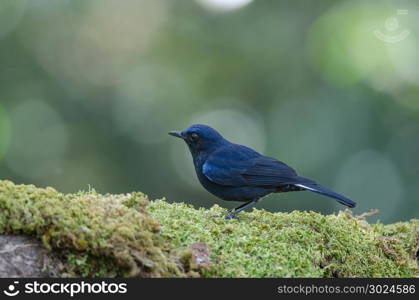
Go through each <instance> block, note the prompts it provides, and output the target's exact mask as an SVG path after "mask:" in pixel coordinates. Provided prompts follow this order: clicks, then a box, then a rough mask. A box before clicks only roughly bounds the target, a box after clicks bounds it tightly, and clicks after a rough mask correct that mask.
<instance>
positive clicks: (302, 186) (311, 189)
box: [294, 184, 317, 192]
mask: <svg viewBox="0 0 419 300" xmlns="http://www.w3.org/2000/svg"><path fill="white" fill-rule="evenodd" d="M294 185H295V186H299V187H301V188H303V189H306V190H310V191H314V192H317V190H315V189H313V188H311V187H308V186H305V185H303V184H294Z"/></svg>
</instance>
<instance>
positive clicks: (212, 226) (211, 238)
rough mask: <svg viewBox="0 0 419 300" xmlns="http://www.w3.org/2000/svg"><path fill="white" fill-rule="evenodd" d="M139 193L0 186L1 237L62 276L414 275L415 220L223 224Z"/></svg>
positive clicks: (216, 210)
mask: <svg viewBox="0 0 419 300" xmlns="http://www.w3.org/2000/svg"><path fill="white" fill-rule="evenodd" d="M225 213H226V211H225V210H224V209H222V208H221V207H219V206H213V207H212V208H211V209H209V210H206V209H199V210H197V209H194V208H193V207H192V206H188V205H186V204H180V203H174V204H170V203H168V202H166V201H164V200H156V201H149V200H148V199H147V197H146V196H145V195H144V194H142V193H132V194H127V195H99V194H97V193H96V192H95V191H89V192H81V193H78V194H71V195H64V194H61V193H59V192H57V191H55V190H54V189H52V188H47V189H39V188H36V187H34V186H25V185H14V184H13V183H11V182H9V181H0V234H13V235H27V236H33V237H35V238H37V239H39V240H40V241H42V243H43V244H44V246H45V247H46V248H47V249H49V250H50V251H52V252H53V253H54V254H55V255H58V257H59V258H60V260H61V261H62V262H63V265H64V268H63V270H62V272H61V275H62V276H143V277H186V276H204V277H412V276H418V275H419V269H418V263H417V251H418V242H419V233H418V230H419V220H417V219H414V220H411V221H410V222H403V223H396V224H391V225H383V224H369V223H367V222H366V221H365V220H363V219H362V218H356V217H353V216H352V215H351V214H350V212H348V211H345V212H340V213H339V214H338V215H327V216H324V215H321V214H318V213H314V212H298V211H294V212H292V213H269V212H267V211H264V210H257V209H255V210H253V211H252V212H250V213H242V214H241V215H240V220H229V221H226V220H224V219H223V218H221V217H220V216H222V215H225Z"/></svg>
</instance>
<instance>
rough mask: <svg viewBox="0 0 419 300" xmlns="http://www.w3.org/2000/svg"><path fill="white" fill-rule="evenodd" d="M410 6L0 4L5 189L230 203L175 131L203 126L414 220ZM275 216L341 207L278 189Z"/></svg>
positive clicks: (415, 7)
mask: <svg viewBox="0 0 419 300" xmlns="http://www.w3.org/2000/svg"><path fill="white" fill-rule="evenodd" d="M418 12H419V4H418V2H417V1H416V2H415V1H413V0H412V1H337V0H330V1H329V0H322V1H310V0H306V1H302V0H300V1H267V0H263V1H251V0H196V1H180V0H178V1H169V0H167V1H162V0H157V1H156V0H149V1H116V0H115V1H110V0H96V1H84V0H78V1H77V0H67V1H64V0H63V1H54V0H37V1H21V0H2V1H0V178H2V179H10V180H13V181H14V182H16V183H33V184H36V185H39V186H53V187H55V188H57V189H58V190H60V191H63V192H76V191H79V190H87V189H89V186H91V187H94V188H95V189H96V190H98V191H99V192H101V193H108V192H109V193H126V192H130V191H134V190H140V191H143V192H145V193H147V194H148V195H149V196H150V197H151V198H161V197H167V199H168V200H169V201H184V202H189V203H193V204H194V205H195V206H197V207H199V206H204V207H209V206H211V205H213V204H214V203H218V204H220V205H222V206H224V207H228V208H231V207H234V206H236V205H237V204H238V203H234V202H223V201H221V200H218V199H217V198H215V197H214V196H212V195H210V194H209V193H208V192H206V191H205V190H204V189H203V188H202V187H201V186H200V184H199V183H198V181H197V179H196V176H195V173H194V170H193V167H192V161H191V158H190V154H189V152H188V150H187V148H186V145H184V143H182V142H181V141H179V140H176V139H174V138H172V137H170V136H168V135H167V132H168V131H169V130H180V129H184V128H185V127H187V126H188V125H190V124H192V123H206V124H209V125H211V126H213V127H215V128H216V129H218V130H219V131H220V132H221V133H222V134H223V135H224V136H225V137H227V138H228V139H230V140H232V141H234V142H237V143H241V144H245V145H248V146H251V147H253V148H255V149H256V150H258V151H259V152H262V153H264V154H266V155H269V156H272V157H276V158H278V159H280V160H282V161H284V162H286V163H287V164H289V165H291V166H293V167H294V168H295V169H296V170H297V171H298V172H299V173H300V174H301V175H304V176H307V177H310V178H312V179H315V180H317V181H319V182H321V183H323V184H324V185H326V186H329V187H331V188H333V189H335V190H336V191H338V192H340V193H342V194H345V195H347V196H348V197H350V198H353V199H354V200H356V201H357V202H358V206H357V208H356V209H354V211H355V213H362V212H365V211H367V210H369V209H371V208H377V209H379V211H380V213H379V214H378V215H376V216H375V218H376V219H377V218H378V219H380V220H381V221H383V222H386V223H387V222H393V221H397V220H407V219H410V218H413V217H418V214H419V201H418V200H419V199H418V198H419V197H418V196H419V183H418V176H419V168H418V165H419V155H418V154H419V55H418V48H419V47H418V46H419V37H418V33H419V14H418ZM258 207H259V208H265V209H268V210H271V211H289V210H295V209H298V210H314V211H319V212H322V213H332V212H336V211H337V210H338V209H342V208H343V207H342V206H339V205H338V204H336V203H335V201H333V200H331V199H328V198H324V197H321V196H318V195H315V194H312V193H288V194H274V195H270V196H268V197H266V198H265V199H264V201H262V202H261V203H260V204H259V205H258Z"/></svg>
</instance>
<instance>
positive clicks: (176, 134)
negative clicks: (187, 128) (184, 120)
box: [169, 131, 185, 139]
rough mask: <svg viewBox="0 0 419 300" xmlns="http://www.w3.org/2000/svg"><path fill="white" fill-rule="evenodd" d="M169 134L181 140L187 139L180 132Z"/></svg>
mask: <svg viewBox="0 0 419 300" xmlns="http://www.w3.org/2000/svg"><path fill="white" fill-rule="evenodd" d="M169 134H170V135H173V136H175V137H178V138H181V139H185V137H184V136H183V135H182V133H181V132H180V131H170V132H169Z"/></svg>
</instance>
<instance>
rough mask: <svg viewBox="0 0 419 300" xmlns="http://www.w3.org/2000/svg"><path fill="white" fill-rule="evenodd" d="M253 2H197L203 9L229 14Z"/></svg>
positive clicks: (203, 0) (226, 0)
mask: <svg viewBox="0 0 419 300" xmlns="http://www.w3.org/2000/svg"><path fill="white" fill-rule="evenodd" d="M252 1H253V0H196V2H198V3H199V4H200V5H201V6H202V7H204V8H206V9H208V10H211V11H215V12H228V11H232V10H236V9H239V8H242V7H244V6H246V5H248V4H250V3H251V2H252Z"/></svg>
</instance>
